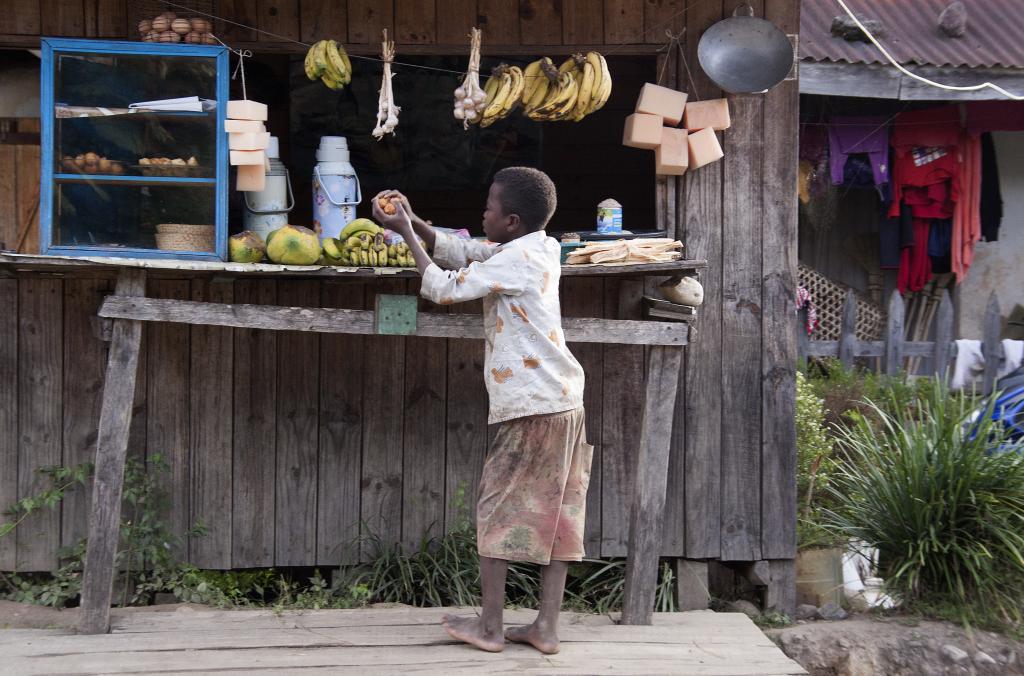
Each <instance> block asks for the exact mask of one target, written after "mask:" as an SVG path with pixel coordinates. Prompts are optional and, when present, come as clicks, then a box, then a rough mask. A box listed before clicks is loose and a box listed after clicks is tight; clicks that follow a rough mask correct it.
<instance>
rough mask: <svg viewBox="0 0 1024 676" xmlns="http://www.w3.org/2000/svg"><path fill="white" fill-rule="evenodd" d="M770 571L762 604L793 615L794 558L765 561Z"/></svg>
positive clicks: (768, 608)
mask: <svg viewBox="0 0 1024 676" xmlns="http://www.w3.org/2000/svg"><path fill="white" fill-rule="evenodd" d="M767 563H768V569H769V573H770V578H769V580H768V589H767V591H766V592H765V600H764V606H765V608H766V609H767V610H774V611H775V612H778V613H784V614H786V615H789V616H790V617H793V615H794V614H795V612H796V559H773V560H770V561H768V562H767Z"/></svg>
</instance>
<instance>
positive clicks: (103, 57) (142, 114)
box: [40, 38, 229, 260]
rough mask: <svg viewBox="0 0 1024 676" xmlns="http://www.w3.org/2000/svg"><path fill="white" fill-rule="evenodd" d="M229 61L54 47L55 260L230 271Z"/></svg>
mask: <svg viewBox="0 0 1024 676" xmlns="http://www.w3.org/2000/svg"><path fill="white" fill-rule="evenodd" d="M228 68H229V65H228V51H227V49H226V48H224V47H221V46H207V45H165V44H147V43H138V42H111V41H102V40H72V39H69V40H65V39H56V38H43V40H42V91H41V96H40V100H41V111H40V117H41V119H42V152H41V165H42V185H41V190H40V249H41V253H43V254H50V255H71V256H122V257H139V258H183V259H200V260H202V259H208V260H209V259H213V260H224V259H225V258H226V256H227V185H228V162H227V152H228V151H227V134H225V133H224V132H223V129H224V115H225V110H226V108H227V100H228Z"/></svg>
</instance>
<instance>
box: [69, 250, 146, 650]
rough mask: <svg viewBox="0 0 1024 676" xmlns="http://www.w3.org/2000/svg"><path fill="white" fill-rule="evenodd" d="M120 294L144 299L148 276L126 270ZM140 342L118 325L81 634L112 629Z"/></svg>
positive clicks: (134, 324) (135, 326) (131, 327)
mask: <svg viewBox="0 0 1024 676" xmlns="http://www.w3.org/2000/svg"><path fill="white" fill-rule="evenodd" d="M116 292H117V294H118V295H120V296H143V295H145V292H146V273H145V271H144V270H132V269H127V268H126V269H124V270H122V271H121V275H120V277H118V280H117V291H116ZM141 339H142V323H141V322H138V321H133V320H127V319H119V320H117V321H115V322H114V327H113V338H112V340H111V343H110V353H109V355H108V357H107V373H106V379H105V381H104V384H103V405H102V408H101V409H100V424H99V433H98V436H97V439H96V467H95V476H94V478H93V486H92V513H91V515H90V517H89V540H88V544H87V546H86V550H85V567H84V572H83V574H82V617H81V620H80V621H79V625H78V631H79V632H80V633H82V634H104V633H106V632H108V631H109V630H110V596H111V593H112V582H113V577H114V558H115V556H116V554H117V540H118V533H119V531H120V528H119V527H120V523H121V489H122V485H123V483H124V458H125V453H126V451H127V448H128V431H129V429H130V428H131V422H132V402H133V401H134V399H135V379H136V375H137V370H138V361H139V343H140V341H141Z"/></svg>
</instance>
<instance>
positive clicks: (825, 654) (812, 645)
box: [765, 615, 1024, 676]
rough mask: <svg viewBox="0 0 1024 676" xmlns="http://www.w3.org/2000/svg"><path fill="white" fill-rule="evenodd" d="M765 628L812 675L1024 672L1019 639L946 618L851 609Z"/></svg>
mask: <svg viewBox="0 0 1024 676" xmlns="http://www.w3.org/2000/svg"><path fill="white" fill-rule="evenodd" d="M765 633H766V634H768V636H769V637H770V638H771V639H772V640H773V641H775V642H776V643H777V644H778V645H779V646H780V647H781V648H782V650H783V652H785V653H786V655H788V656H789V657H790V658H792V659H793V660H795V661H797V662H799V663H800V664H801V665H802V666H803V667H804V668H805V669H807V671H809V672H810V673H811V675H812V676H872V675H875V674H885V675H886V676H911V675H914V676H917V675H919V674H927V675H928V676H945V675H947V674H949V675H953V674H956V675H958V676H959V675H972V676H973V675H975V674H977V675H988V674H993V675H994V674H1024V665H1022V659H1024V645H1022V644H1021V643H1019V642H1017V641H1014V640H1012V639H1010V638H1009V637H1007V636H1004V635H1001V634H996V633H993V632H989V631H978V630H976V631H974V632H973V633H972V634H971V635H968V634H967V632H965V631H964V629H963V628H962V627H959V626H957V625H954V624H952V623H949V622H932V621H924V620H922V621H916V620H912V619H909V618H899V617H889V618H882V617H878V616H874V615H853V616H851V617H850V618H849V619H846V620H840V621H835V622H826V621H808V622H805V623H800V624H795V625H792V626H789V627H786V628H784V629H769V630H767V631H766V632H765Z"/></svg>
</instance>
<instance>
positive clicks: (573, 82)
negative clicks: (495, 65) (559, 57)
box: [520, 52, 612, 122]
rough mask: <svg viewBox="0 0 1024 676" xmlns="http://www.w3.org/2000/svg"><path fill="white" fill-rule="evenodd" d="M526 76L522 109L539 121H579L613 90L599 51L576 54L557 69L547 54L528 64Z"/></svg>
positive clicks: (531, 117)
mask: <svg viewBox="0 0 1024 676" xmlns="http://www.w3.org/2000/svg"><path fill="white" fill-rule="evenodd" d="M523 79H524V80H525V81H526V84H525V86H524V87H523V91H522V95H521V96H520V102H521V103H522V105H523V112H524V113H526V116H527V117H529V118H530V119H531V120H535V121H538V122H555V121H563V120H572V121H573V122H579V121H580V120H582V119H583V118H584V117H586V116H587V115H589V114H591V113H593V112H595V111H597V110H600V109H601V107H602V106H604V104H605V103H607V102H608V97H609V96H611V93H612V75H611V72H610V71H609V70H608V63H607V62H606V61H605V59H604V57H603V56H601V54H599V53H598V52H588V53H587V54H586V55H584V54H573V55H572V56H570V57H569V58H568V59H566V60H565V61H564V62H563V63H562V65H561V66H558V67H557V68H556V67H555V64H554V62H553V61H552V60H551V59H549V58H548V57H546V56H545V57H544V58H542V59H538V60H537V61H534V62H533V63H531V64H530V65H529V66H527V67H526V70H524V71H523Z"/></svg>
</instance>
